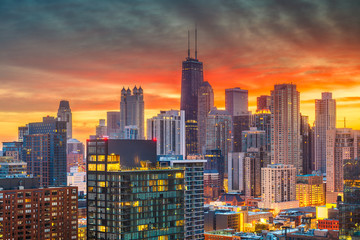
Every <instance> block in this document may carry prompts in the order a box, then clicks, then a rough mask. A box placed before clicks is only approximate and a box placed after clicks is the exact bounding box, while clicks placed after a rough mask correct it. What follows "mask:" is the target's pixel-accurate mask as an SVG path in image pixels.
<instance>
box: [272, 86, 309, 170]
mask: <svg viewBox="0 0 360 240" xmlns="http://www.w3.org/2000/svg"><path fill="white" fill-rule="evenodd" d="M271 143H272V145H271V162H272V163H275V164H285V165H288V164H291V165H293V166H294V167H295V168H296V170H297V173H301V172H302V160H301V158H300V94H299V92H298V91H297V90H296V85H294V84H279V85H275V88H274V90H273V91H271Z"/></svg>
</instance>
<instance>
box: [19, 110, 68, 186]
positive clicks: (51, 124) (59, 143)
mask: <svg viewBox="0 0 360 240" xmlns="http://www.w3.org/2000/svg"><path fill="white" fill-rule="evenodd" d="M28 127H29V134H28V135H25V136H24V143H23V152H22V160H23V161H25V162H26V163H27V173H28V174H32V175H33V176H39V177H40V184H41V186H42V187H48V186H66V145H67V138H66V137H67V134H66V122H64V121H57V120H56V119H55V118H54V117H49V116H48V117H44V118H43V121H42V122H37V123H29V124H28Z"/></svg>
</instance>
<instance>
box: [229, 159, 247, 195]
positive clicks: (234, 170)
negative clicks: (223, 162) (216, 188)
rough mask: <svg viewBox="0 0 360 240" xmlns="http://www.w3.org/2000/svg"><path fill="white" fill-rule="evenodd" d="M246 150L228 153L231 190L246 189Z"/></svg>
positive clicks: (241, 190) (240, 190)
mask: <svg viewBox="0 0 360 240" xmlns="http://www.w3.org/2000/svg"><path fill="white" fill-rule="evenodd" d="M244 161H245V152H229V153H228V169H227V171H228V189H229V192H244V191H245V175H244V174H245V169H244Z"/></svg>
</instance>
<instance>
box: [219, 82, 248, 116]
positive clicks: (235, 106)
mask: <svg viewBox="0 0 360 240" xmlns="http://www.w3.org/2000/svg"><path fill="white" fill-rule="evenodd" d="M225 109H226V110H227V111H228V112H229V114H230V115H231V116H240V115H244V114H248V113H249V107H248V90H244V89H240V88H238V87H237V88H229V89H225Z"/></svg>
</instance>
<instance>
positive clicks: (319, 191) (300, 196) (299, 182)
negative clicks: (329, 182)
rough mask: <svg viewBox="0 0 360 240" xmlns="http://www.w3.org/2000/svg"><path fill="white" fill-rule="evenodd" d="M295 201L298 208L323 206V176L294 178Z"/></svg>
mask: <svg viewBox="0 0 360 240" xmlns="http://www.w3.org/2000/svg"><path fill="white" fill-rule="evenodd" d="M296 200H298V201H299V206H300V207H310V206H311V207H314V206H322V205H324V204H325V184H324V182H323V176H322V175H317V174H307V175H298V176H296Z"/></svg>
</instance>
